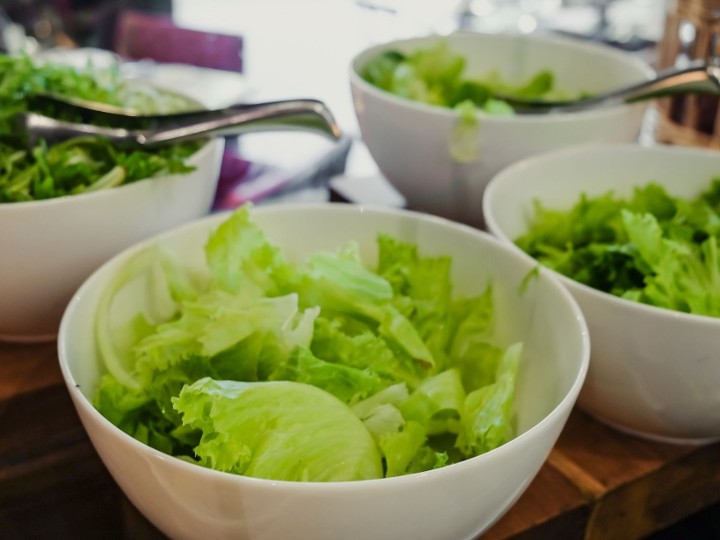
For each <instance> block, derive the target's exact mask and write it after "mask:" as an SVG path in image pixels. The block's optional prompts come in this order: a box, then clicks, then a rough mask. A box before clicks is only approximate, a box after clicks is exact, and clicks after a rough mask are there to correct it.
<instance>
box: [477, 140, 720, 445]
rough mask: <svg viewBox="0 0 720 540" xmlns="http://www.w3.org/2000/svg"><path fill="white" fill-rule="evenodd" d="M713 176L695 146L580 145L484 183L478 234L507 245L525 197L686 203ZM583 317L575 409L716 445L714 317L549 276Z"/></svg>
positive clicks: (716, 159) (525, 209)
mask: <svg viewBox="0 0 720 540" xmlns="http://www.w3.org/2000/svg"><path fill="white" fill-rule="evenodd" d="M717 177H720V154H719V153H717V152H715V151H709V150H702V149H696V148H682V147H669V146H657V147H652V148H644V147H641V146H636V145H605V146H595V147H593V146H588V147H581V148H576V149H568V150H564V151H559V152H554V153H551V154H546V155H544V156H537V157H534V158H529V159H527V160H524V161H522V162H520V163H518V164H516V165H514V166H512V167H509V168H507V169H505V170H504V171H502V172H501V173H500V174H498V175H497V176H496V177H495V178H494V179H493V180H492V181H491V182H490V184H489V185H488V188H487V191H486V194H485V200H484V210H485V216H486V219H487V226H488V229H489V230H490V231H491V232H492V233H493V234H495V235H496V236H498V237H499V238H500V239H501V240H503V241H504V242H505V243H506V244H507V245H509V246H512V248H513V249H515V250H516V251H517V253H518V254H520V255H522V256H524V257H526V258H527V259H528V260H529V261H531V260H533V259H531V257H530V256H529V255H527V254H525V253H523V252H522V251H521V250H520V248H519V247H517V246H516V245H515V244H514V240H515V239H516V238H518V237H519V236H520V235H522V234H523V233H525V232H526V231H527V230H528V227H529V218H530V216H531V215H532V211H533V205H534V201H539V202H540V203H542V205H543V206H545V207H547V208H557V209H563V208H568V209H569V208H570V207H571V206H573V204H574V203H575V202H577V201H578V200H579V198H580V195H581V194H583V193H585V194H587V195H588V196H597V195H603V194H606V193H608V192H609V191H613V192H614V193H615V194H617V195H618V196H628V195H630V194H631V193H632V190H633V188H634V187H640V186H644V185H646V184H648V183H649V182H651V181H652V182H655V183H657V184H660V185H661V186H664V187H665V189H666V190H667V191H668V193H670V194H671V195H674V196H678V197H684V198H693V197H695V196H697V195H698V194H700V193H701V192H702V191H705V190H706V189H707V188H709V186H710V182H711V180H712V179H713V178H717ZM557 275H558V276H559V277H560V279H561V281H562V282H563V284H564V285H565V286H566V287H567V288H568V290H569V291H570V292H571V293H572V294H573V296H574V297H575V299H576V300H577V301H578V303H579V304H580V307H581V308H582V311H583V313H584V315H585V317H586V318H587V321H588V327H589V329H590V339H591V343H592V359H591V362H590V370H589V371H588V376H587V379H586V381H585V385H584V387H583V390H582V392H581V394H580V397H579V399H578V404H579V405H580V406H581V407H582V408H583V409H585V410H586V411H588V412H589V413H591V414H592V415H594V416H595V417H597V418H598V419H600V420H602V421H604V422H606V423H608V424H611V425H613V426H615V427H617V428H619V429H621V430H624V431H628V432H631V433H634V434H637V435H640V436H644V437H647V438H651V439H658V440H662V441H669V442H678V443H702V442H708V441H712V440H717V439H720V391H718V388H720V318H714V317H707V316H699V315H691V314H687V313H680V312H676V311H671V310H668V309H662V308H657V307H653V306H648V305H645V304H640V303H637V302H633V301H630V300H625V299H621V298H618V297H616V296H613V295H611V294H608V293H604V292H601V291H598V290H595V289H592V288H590V287H588V286H586V285H583V284H581V283H578V282H577V281H574V280H572V279H570V278H567V277H565V276H560V275H559V274H557Z"/></svg>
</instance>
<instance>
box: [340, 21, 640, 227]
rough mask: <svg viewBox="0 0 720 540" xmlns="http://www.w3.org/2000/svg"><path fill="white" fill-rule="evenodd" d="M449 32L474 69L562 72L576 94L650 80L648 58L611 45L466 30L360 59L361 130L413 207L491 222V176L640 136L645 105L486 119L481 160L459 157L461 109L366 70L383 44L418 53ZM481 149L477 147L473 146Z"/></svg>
mask: <svg viewBox="0 0 720 540" xmlns="http://www.w3.org/2000/svg"><path fill="white" fill-rule="evenodd" d="M440 39H447V40H448V44H449V48H450V50H452V51H454V52H456V53H459V54H461V55H463V56H464V57H465V58H466V68H465V75H466V76H467V77H482V76H485V75H486V74H487V73H488V72H490V71H498V73H500V74H501V76H502V77H503V78H504V79H505V80H507V81H509V82H512V81H518V82H524V81H527V80H528V79H529V78H530V77H531V76H532V75H534V74H535V73H536V72H538V71H539V70H541V69H550V70H552V71H553V73H554V74H555V81H556V88H557V89H559V90H563V91H565V92H568V93H569V94H570V95H573V94H576V93H579V92H582V91H587V92H592V93H595V92H601V91H603V90H610V89H613V88H616V87H619V86H622V85H626V84H630V83H636V82H639V81H642V80H644V79H647V78H648V77H650V76H651V75H652V73H653V71H652V69H651V68H650V67H649V65H647V64H646V63H645V62H643V61H641V60H639V59H638V58H637V57H635V56H632V55H630V54H628V53H624V52H621V51H618V50H615V49H612V48H610V47H608V46H603V45H599V44H590V43H587V42H580V41H578V40H573V39H569V38H562V37H558V36H551V35H542V34H540V35H516V34H492V35H491V34H479V33H457V34H452V35H450V36H448V37H446V38H443V37H439V36H428V37H420V38H412V39H405V40H400V41H394V42H389V43H385V44H382V45H377V46H374V47H371V48H369V49H367V50H364V51H362V52H361V53H359V54H358V55H357V56H356V57H355V58H354V59H353V61H352V66H351V70H350V85H351V89H352V95H353V101H354V107H355V112H356V114H357V118H358V122H359V126H360V132H361V136H362V139H363V141H364V142H365V144H366V145H367V148H368V150H369V151H370V154H371V155H372V157H373V159H374V160H375V161H376V163H377V165H378V168H379V169H380V171H381V172H382V173H383V175H384V176H385V177H386V178H387V180H388V181H389V182H390V183H391V184H392V185H393V186H394V187H395V188H396V189H397V190H398V191H399V192H400V193H401V194H402V195H403V196H404V197H405V199H406V201H407V203H408V206H409V207H410V208H413V209H417V210H421V211H425V212H429V213H433V214H437V215H442V216H445V217H450V218H451V219H455V220H458V221H462V222H465V223H469V224H472V225H476V226H479V225H482V222H483V220H482V211H481V200H482V194H483V191H484V189H485V186H486V184H487V182H488V181H489V180H490V178H492V176H493V175H494V174H495V173H497V172H498V171H499V170H500V169H501V168H503V167H505V166H507V165H509V164H511V163H513V162H515V161H517V160H519V159H521V158H524V157H527V156H531V155H533V154H539V153H541V152H545V151H548V150H553V149H558V148H562V147H566V146H571V145H575V144H580V143H602V142H608V143H612V142H618V143H620V142H633V141H635V140H637V138H638V135H639V132H640V128H641V125H642V119H643V114H644V109H645V105H643V104H635V105H632V106H630V105H620V106H616V107H608V108H603V109H602V110H600V109H598V110H592V111H585V112H574V113H567V112H566V113H553V114H543V115H532V116H528V115H524V116H520V115H516V116H514V117H492V116H486V115H484V116H482V117H481V120H480V129H479V130H478V132H477V135H476V137H475V140H474V141H473V144H474V145H475V152H476V154H477V158H475V159H471V160H467V161H465V160H464V161H463V162H460V161H457V160H455V159H453V157H452V156H451V153H450V150H449V146H450V144H451V139H452V135H453V131H454V129H455V126H456V123H457V119H458V115H457V113H455V112H453V111H452V110H450V109H447V108H442V107H436V106H431V105H425V104H422V103H417V102H413V101H409V100H407V99H403V98H400V97H397V96H395V95H393V94H391V93H389V92H386V91H383V90H380V89H379V88H376V87H374V86H373V85H371V84H369V83H368V82H366V81H365V80H363V79H362V78H361V77H360V75H359V71H360V70H361V69H362V68H363V66H365V65H366V63H367V62H368V60H370V59H371V58H373V57H374V56H375V55H377V54H378V53H380V52H381V51H385V50H388V49H397V50H400V51H404V52H412V51H415V50H418V49H426V48H428V47H430V46H432V45H433V44H434V43H436V42H437V40H440ZM471 153H472V152H471Z"/></svg>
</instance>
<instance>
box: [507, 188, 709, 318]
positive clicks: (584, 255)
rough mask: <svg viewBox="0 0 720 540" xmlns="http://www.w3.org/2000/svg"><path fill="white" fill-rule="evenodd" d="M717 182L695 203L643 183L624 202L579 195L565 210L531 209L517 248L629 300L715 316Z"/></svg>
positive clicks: (612, 196)
mask: <svg viewBox="0 0 720 540" xmlns="http://www.w3.org/2000/svg"><path fill="white" fill-rule="evenodd" d="M718 193H720V178H716V179H714V180H712V182H711V185H710V187H709V188H708V189H707V191H705V192H704V193H701V194H700V195H699V196H698V197H696V198H692V199H685V198H680V197H673V196H671V195H670V194H668V193H667V192H666V190H665V189H664V188H662V187H661V186H659V185H657V184H655V183H648V184H647V185H645V186H642V187H638V188H636V189H635V190H634V192H633V194H632V196H631V197H628V198H627V199H623V198H620V197H617V196H615V195H614V194H613V193H606V194H604V195H601V196H597V197H592V198H591V197H588V196H587V195H582V196H581V197H580V199H579V201H578V202H577V203H576V204H575V205H574V206H573V207H572V208H570V209H568V210H555V209H548V208H545V207H543V206H542V205H540V204H539V203H536V204H535V213H534V216H533V220H532V223H531V225H530V227H529V229H528V232H527V233H526V234H524V235H522V236H521V237H519V238H517V239H516V243H517V244H518V245H519V246H520V247H521V248H522V249H523V250H525V251H526V252H527V253H529V254H530V255H532V256H533V257H535V258H537V259H538V260H539V261H540V262H541V263H543V264H545V265H546V266H549V267H551V268H553V269H554V270H557V271H558V272H560V273H562V274H565V275H567V276H568V277H571V278H573V279H575V280H577V281H579V282H581V283H584V284H586V285H589V286H591V287H593V288H596V289H599V290H601V291H604V292H608V293H611V294H614V295H616V296H620V297H623V298H626V299H629V300H634V301H637V302H642V303H645V304H650V305H653V306H658V307H663V308H667V309H672V310H676V311H682V312H686V313H694V314H698V315H710V316H715V317H717V316H720V258H719V257H718V239H719V238H720V197H718Z"/></svg>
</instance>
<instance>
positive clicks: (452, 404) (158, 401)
mask: <svg viewBox="0 0 720 540" xmlns="http://www.w3.org/2000/svg"><path fill="white" fill-rule="evenodd" d="M377 250H378V263H377V266H376V267H375V268H373V269H370V268H367V267H366V266H365V265H363V264H362V262H361V260H360V257H359V250H358V246H357V245H356V244H353V243H350V244H348V245H346V246H342V247H340V248H339V249H338V250H336V251H323V252H317V253H315V254H313V255H312V256H310V257H308V258H307V259H306V260H303V261H299V262H293V261H291V260H290V259H289V258H288V257H287V256H286V255H285V253H284V252H283V251H282V250H281V249H280V248H279V247H277V246H276V245H274V244H272V243H270V242H269V241H268V240H267V238H266V237H265V234H264V232H263V230H262V229H261V228H260V227H259V226H258V225H257V224H256V223H255V222H254V221H253V219H252V210H251V208H250V207H249V206H243V207H241V208H240V209H238V210H236V211H235V212H233V213H232V214H231V215H230V216H229V217H228V218H227V219H226V220H225V221H223V222H222V223H221V224H220V225H219V226H218V227H217V228H216V229H215V230H214V231H213V232H212V233H211V234H210V236H209V238H208V239H207V241H206V243H205V245H204V253H205V261H204V263H203V264H202V265H200V266H197V267H196V268H191V267H190V266H187V265H180V264H178V263H177V262H176V261H175V259H173V258H172V256H170V255H169V254H168V253H167V252H164V251H162V250H159V248H151V249H147V250H145V251H142V252H140V253H138V254H137V255H135V256H134V258H133V259H131V260H130V261H129V262H128V263H127V264H126V265H125V266H124V267H122V268H121V269H120V270H119V271H118V273H117V274H116V275H115V276H114V277H113V281H112V283H111V285H110V286H109V287H108V289H106V291H105V293H104V296H103V297H102V299H101V301H100V306H99V309H98V313H97V315H96V324H97V327H96V335H97V344H98V349H99V351H100V353H101V357H102V360H103V361H104V364H105V366H106V368H107V373H105V374H104V375H103V376H102V377H101V379H100V383H99V385H98V388H97V391H96V394H95V397H94V399H93V401H94V404H95V406H96V407H97V409H98V410H99V411H100V412H101V413H102V414H103V415H104V416H105V417H106V418H108V419H109V420H110V421H111V422H113V423H114V424H115V425H117V426H118V427H119V428H121V429H122V430H123V431H125V432H126V433H128V434H130V435H131V436H133V437H135V438H136V439H138V440H140V441H142V442H144V443H146V444H149V445H150V446H152V447H154V448H156V449H158V450H161V451H163V452H165V453H167V454H170V455H173V456H177V457H179V458H181V459H185V460H188V461H190V462H193V463H197V464H199V465H201V466H205V467H209V468H212V469H216V470H220V471H226V472H231V473H236V474H239V475H245V476H252V477H257V478H266V479H273V480H289V481H312V482H322V481H350V480H364V479H373V478H383V477H391V476H398V475H404V474H409V473H414V472H420V471H425V470H429V469H434V468H438V467H442V466H444V465H447V464H451V463H455V462H459V461H462V460H465V459H467V458H470V457H472V456H476V455H478V454H482V453H484V452H487V451H489V450H492V449H493V448H496V447H497V446H499V445H501V444H503V443H505V442H506V441H508V440H510V439H511V438H512V437H513V436H514V413H513V403H514V393H515V379H516V373H517V371H518V365H519V363H520V361H521V356H522V344H521V343H515V344H511V345H510V346H507V347H506V346H502V345H500V344H498V343H497V342H496V339H495V335H494V315H495V306H494V305H493V292H492V287H491V286H489V285H488V287H487V288H486V290H485V291H484V292H483V293H482V294H479V295H478V296H473V297H461V296H454V295H453V291H452V286H451V282H450V270H451V260H450V259H449V258H448V257H442V256H441V257H426V256H423V255H422V254H420V253H419V252H418V249H417V247H416V246H415V245H413V244H409V243H405V242H401V241H399V240H397V239H395V238H394V237H391V236H387V235H380V236H379V237H378V238H377ZM133 295H135V296H133ZM130 297H132V298H133V300H132V301H128V300H127V299H128V298H130ZM138 297H140V298H142V299H143V300H142V302H138V300H137V299H138ZM128 302H129V303H128ZM123 314H124V315H123Z"/></svg>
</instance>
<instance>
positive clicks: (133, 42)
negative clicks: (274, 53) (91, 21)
mask: <svg viewBox="0 0 720 540" xmlns="http://www.w3.org/2000/svg"><path fill="white" fill-rule="evenodd" d="M242 46H243V42H242V38H241V37H239V36H232V35H227V34H216V33H211V32H201V31H198V30H190V29H187V28H180V27H178V26H176V25H175V24H173V22H172V20H171V19H170V18H168V17H165V16H161V15H152V14H148V13H142V12H139V11H132V10H129V11H123V12H121V13H120V14H119V16H118V20H117V27H116V33H115V43H114V47H113V48H114V49H115V52H117V53H118V54H119V55H120V56H122V57H124V58H127V59H129V60H142V59H152V60H155V61H156V62H164V63H180V64H190V65H193V66H199V67H206V68H214V69H222V70H226V71H237V72H240V71H242V68H243V65H242Z"/></svg>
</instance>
